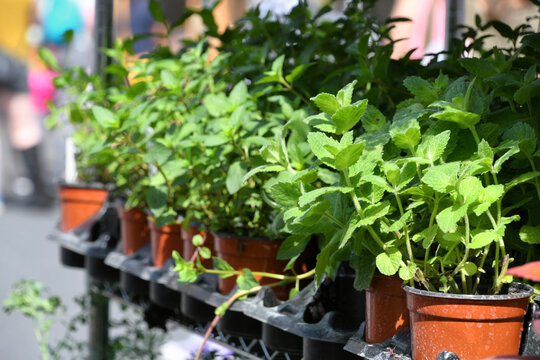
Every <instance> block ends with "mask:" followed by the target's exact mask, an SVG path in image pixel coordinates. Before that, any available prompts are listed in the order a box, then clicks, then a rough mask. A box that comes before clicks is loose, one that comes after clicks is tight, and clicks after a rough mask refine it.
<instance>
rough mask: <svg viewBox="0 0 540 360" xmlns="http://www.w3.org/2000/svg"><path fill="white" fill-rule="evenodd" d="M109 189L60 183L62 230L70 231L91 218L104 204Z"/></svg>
mask: <svg viewBox="0 0 540 360" xmlns="http://www.w3.org/2000/svg"><path fill="white" fill-rule="evenodd" d="M107 194H108V191H107V190H106V189H103V188H91V187H89V188H86V187H82V186H70V185H66V184H61V185H59V191H58V196H59V197H60V213H61V224H60V229H61V230H62V231H64V232H65V231H70V230H73V229H75V228H76V227H78V226H80V225H81V224H82V223H84V222H85V221H87V220H88V219H90V218H91V217H92V216H94V215H95V214H97V212H98V211H99V210H100V209H101V207H102V206H103V203H104V202H105V199H106V198H107Z"/></svg>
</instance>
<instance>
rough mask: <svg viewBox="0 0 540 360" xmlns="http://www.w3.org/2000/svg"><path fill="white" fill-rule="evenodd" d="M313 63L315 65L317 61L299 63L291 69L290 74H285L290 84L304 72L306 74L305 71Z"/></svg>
mask: <svg viewBox="0 0 540 360" xmlns="http://www.w3.org/2000/svg"><path fill="white" fill-rule="evenodd" d="M312 65H315V63H309V64H300V65H298V66H297V67H295V68H294V69H293V70H292V71H291V73H290V74H289V75H287V76H285V80H287V82H288V83H289V84H292V83H293V82H294V81H295V80H296V79H298V78H299V77H300V76H302V74H304V72H305V71H306V70H307V69H308V68H309V67H310V66H312Z"/></svg>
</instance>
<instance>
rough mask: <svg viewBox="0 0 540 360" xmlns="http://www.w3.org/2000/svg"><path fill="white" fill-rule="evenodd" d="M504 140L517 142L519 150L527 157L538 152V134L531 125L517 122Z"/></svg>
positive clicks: (504, 136) (505, 134)
mask: <svg viewBox="0 0 540 360" xmlns="http://www.w3.org/2000/svg"><path fill="white" fill-rule="evenodd" d="M503 140H511V141H517V143H518V146H519V150H520V151H521V152H522V153H523V154H524V155H525V156H527V157H530V156H531V155H532V154H533V153H534V152H535V151H536V134H535V133H534V129H533V127H532V126H531V125H529V124H526V123H524V122H521V121H520V122H517V123H516V124H514V126H512V127H511V128H510V129H508V130H506V131H505V132H504V134H503Z"/></svg>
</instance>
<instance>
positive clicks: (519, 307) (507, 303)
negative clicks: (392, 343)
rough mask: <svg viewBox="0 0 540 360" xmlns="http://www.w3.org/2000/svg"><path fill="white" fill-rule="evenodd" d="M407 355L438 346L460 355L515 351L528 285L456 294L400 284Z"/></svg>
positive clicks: (433, 351) (422, 357)
mask: <svg viewBox="0 0 540 360" xmlns="http://www.w3.org/2000/svg"><path fill="white" fill-rule="evenodd" d="M405 291H406V293H407V307H408V309H409V312H410V318H411V342H412V357H413V359H415V360H432V359H435V358H436V357H437V355H438V354H439V353H440V352H442V351H443V350H448V351H452V352H453V353H455V354H456V355H458V356H459V358H460V359H462V360H476V359H485V358H488V357H490V356H501V355H518V352H519V346H520V341H521V332H522V330H523V319H524V317H525V313H526V312H527V305H528V302H529V297H530V296H531V295H532V294H533V289H532V288H531V287H530V286H527V285H523V284H517V283H514V284H511V286H510V288H509V289H508V292H506V293H507V295H459V294H444V293H437V292H430V291H425V290H418V289H413V288H410V287H405Z"/></svg>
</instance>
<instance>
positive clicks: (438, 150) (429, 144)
mask: <svg viewBox="0 0 540 360" xmlns="http://www.w3.org/2000/svg"><path fill="white" fill-rule="evenodd" d="M448 140H450V130H446V131H443V132H442V133H440V134H438V135H435V136H427V137H426V138H424V141H422V144H420V146H418V156H422V157H423V158H425V159H427V160H429V162H430V163H431V164H433V163H435V161H437V160H439V159H440V157H441V156H442V154H443V153H444V150H445V149H446V145H447V144H448Z"/></svg>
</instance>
